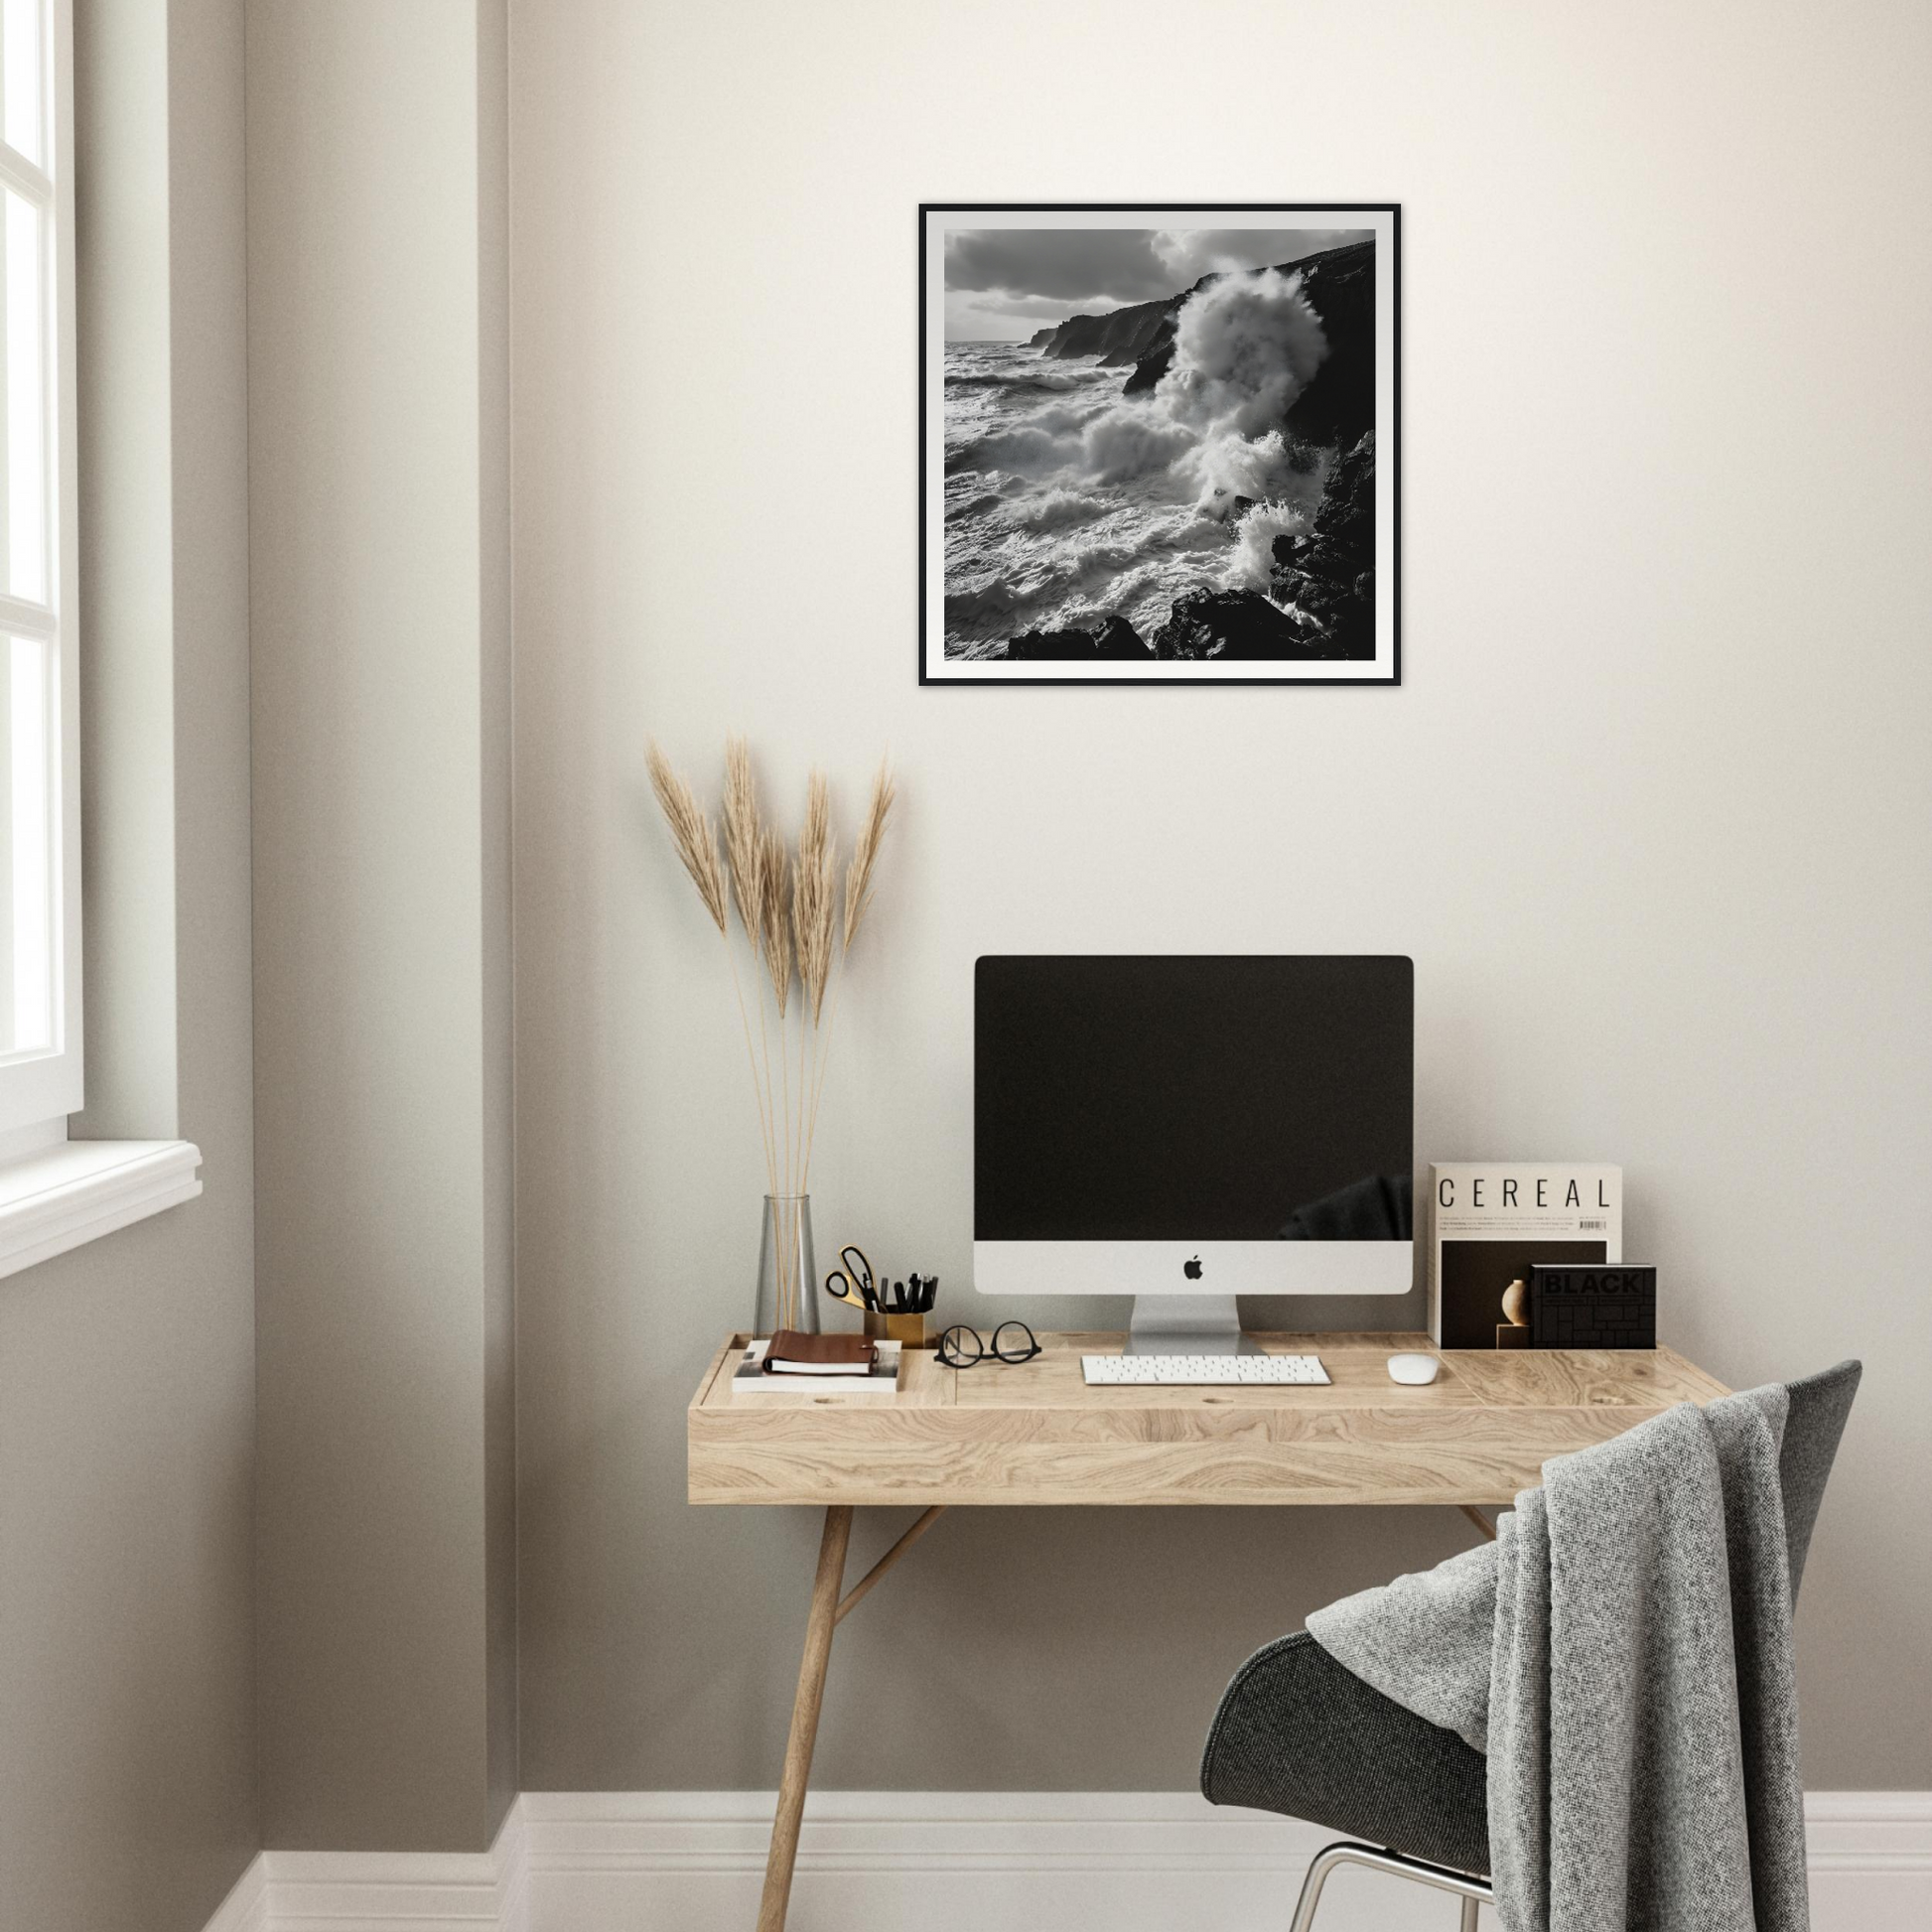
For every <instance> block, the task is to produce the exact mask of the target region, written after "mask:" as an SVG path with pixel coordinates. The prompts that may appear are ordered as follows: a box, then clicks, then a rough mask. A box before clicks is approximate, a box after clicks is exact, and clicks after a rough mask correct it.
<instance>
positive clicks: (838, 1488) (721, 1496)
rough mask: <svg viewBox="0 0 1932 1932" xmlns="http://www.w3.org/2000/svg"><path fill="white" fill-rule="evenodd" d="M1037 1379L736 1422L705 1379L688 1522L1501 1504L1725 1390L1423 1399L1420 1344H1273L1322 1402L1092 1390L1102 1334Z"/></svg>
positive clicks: (934, 1366)
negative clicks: (902, 1507)
mask: <svg viewBox="0 0 1932 1932" xmlns="http://www.w3.org/2000/svg"><path fill="white" fill-rule="evenodd" d="M1039 1339H1040V1342H1041V1344H1042V1347H1043V1351H1044V1352H1043V1353H1041V1354H1040V1355H1039V1356H1038V1357H1037V1358H1036V1359H1035V1360H1034V1361H1031V1362H1024V1363H1019V1364H1015V1365H1010V1366H1009V1365H1003V1364H993V1363H984V1364H982V1365H980V1366H978V1367H976V1368H970V1369H949V1368H944V1367H942V1366H941V1365H940V1363H939V1362H938V1360H937V1358H936V1357H935V1356H933V1355H932V1354H931V1353H930V1352H925V1351H922V1352H918V1353H916V1354H915V1353H913V1352H912V1351H908V1356H907V1364H906V1368H905V1371H904V1373H903V1375H902V1377H901V1386H900V1391H899V1393H898V1395H897V1397H893V1398H890V1399H887V1398H881V1397H878V1396H827V1395H816V1396H815V1395H812V1394H810V1393H801V1394H800V1395H798V1396H796V1397H770V1396H761V1397H759V1398H757V1399H752V1398H746V1399H740V1400H735V1399H734V1398H733V1396H732V1393H731V1389H730V1366H731V1365H732V1364H734V1363H735V1362H736V1361H737V1359H738V1354H739V1351H740V1350H742V1349H743V1347H744V1345H745V1337H744V1336H743V1335H734V1336H732V1337H731V1338H730V1339H728V1340H727V1341H726V1342H725V1344H724V1345H723V1346H722V1347H721V1348H720V1349H719V1351H718V1353H717V1354H716V1355H715V1356H714V1357H713V1358H712V1361H711V1364H710V1366H709V1367H708V1368H707V1369H706V1371H705V1374H704V1377H703V1379H702V1381H701V1382H700V1383H699V1385H698V1392H697V1394H696V1396H695V1397H694V1398H693V1399H692V1402H691V1407H690V1411H689V1416H688V1425H689V1426H688V1453H689V1495H690V1500H691V1501H692V1502H694V1503H817V1504H821V1505H823V1504H831V1503H849V1504H864V1505H898V1504H914V1505H920V1506H925V1505H930V1504H934V1503H945V1504H960V1505H979V1506H1018V1507H1027V1506H1038V1505H1048V1504H1067V1503H1084V1504H1103V1505H1106V1504H1111V1505H1120V1506H1140V1505H1146V1504H1182V1503H1184V1504H1194V1505H1198V1504H1214V1503H1236V1504H1248V1505H1252V1504H1256V1503H1451V1504H1453V1503H1475V1504H1488V1505H1496V1504H1503V1503H1508V1502H1511V1501H1513V1500H1514V1499H1515V1497H1516V1495H1517V1493H1518V1492H1519V1491H1520V1490H1523V1489H1528V1488H1534V1487H1535V1486H1536V1485H1537V1484H1538V1483H1539V1482H1540V1481H1541V1480H1542V1465H1543V1463H1544V1461H1545V1460H1546V1459H1547V1458H1548V1457H1550V1456H1552V1455H1562V1454H1565V1453H1566V1452H1568V1451H1570V1450H1572V1449H1586V1448H1587V1447H1588V1446H1589V1445H1590V1444H1592V1443H1600V1442H1603V1441H1605V1440H1606V1439H1608V1438H1609V1437H1612V1436H1616V1435H1620V1434H1621V1433H1622V1432H1623V1431H1624V1430H1626V1429H1629V1428H1631V1427H1632V1426H1633V1425H1635V1424H1637V1423H1640V1422H1644V1421H1647V1420H1648V1419H1649V1418H1650V1417H1652V1416H1655V1415H1659V1414H1661V1413H1662V1412H1663V1411H1664V1410H1665V1409H1668V1408H1670V1407H1671V1406H1672V1405H1673V1404H1675V1403H1679V1402H1700V1403H1701V1402H1708V1401H1710V1400H1711V1398H1712V1397H1713V1396H1718V1395H1723V1394H1725V1388H1724V1385H1723V1384H1722V1383H1720V1382H1718V1381H1716V1380H1715V1379H1714V1378H1713V1377H1711V1376H1709V1375H1707V1374H1705V1373H1704V1371H1703V1370H1702V1369H1700V1368H1697V1367H1696V1366H1694V1365H1693V1364H1692V1363H1690V1362H1687V1361H1686V1360H1685V1359H1684V1358H1683V1357H1682V1356H1681V1355H1678V1354H1675V1353H1674V1352H1672V1351H1671V1350H1670V1349H1668V1348H1660V1349H1656V1350H1649V1349H1644V1350H1635V1349H1632V1350H1627V1351H1607V1350H1577V1351H1570V1350H1557V1349H1511V1350H1503V1351H1496V1352H1490V1351H1487V1350H1482V1351H1475V1350H1469V1351H1449V1352H1445V1353H1444V1354H1443V1357H1442V1360H1443V1369H1442V1373H1441V1374H1440V1375H1439V1376H1438V1378H1437V1379H1436V1380H1435V1381H1434V1382H1432V1383H1430V1384H1428V1385H1427V1386H1426V1387H1423V1388H1411V1387H1405V1386H1402V1385H1399V1384H1397V1383H1394V1382H1391V1381H1390V1380H1389V1376H1388V1371H1387V1368H1386V1363H1387V1360H1388V1357H1389V1356H1390V1355H1391V1354H1393V1353H1397V1352H1399V1351H1416V1352H1423V1353H1429V1352H1434V1351H1432V1350H1431V1349H1430V1344H1429V1341H1428V1338H1427V1337H1426V1336H1423V1335H1419V1334H1400V1333H1396V1334H1321V1335H1306V1334H1304V1335H1297V1334H1268V1335H1258V1336H1256V1337H1255V1339H1256V1340H1257V1341H1258V1342H1259V1343H1260V1344H1261V1346H1262V1347H1263V1348H1265V1349H1267V1350H1269V1351H1270V1352H1271V1353H1288V1354H1295V1353H1304V1354H1312V1355H1318V1356H1319V1357H1320V1358H1321V1362H1322V1365H1323V1366H1324V1367H1325V1368H1326V1369H1327V1371H1328V1374H1329V1376H1330V1377H1331V1378H1332V1379H1331V1384H1330V1386H1328V1387H1318V1386H1317V1387H1310V1386H1294V1387H1276V1388H1253V1387H1251V1388H1221V1389H1212V1388H1205V1389H1204V1388H1122V1387H1108V1388H1089V1387H1088V1386H1087V1385H1086V1383H1085V1382H1084V1381H1083V1380H1082V1379H1081V1373H1080V1356H1081V1354H1082V1353H1086V1352H1093V1353H1106V1352H1115V1351H1118V1349H1119V1348H1120V1345H1121V1337H1120V1336H1119V1335H1118V1334H1106V1333H1095V1334H1042V1335H1041V1336H1040V1337H1039Z"/></svg>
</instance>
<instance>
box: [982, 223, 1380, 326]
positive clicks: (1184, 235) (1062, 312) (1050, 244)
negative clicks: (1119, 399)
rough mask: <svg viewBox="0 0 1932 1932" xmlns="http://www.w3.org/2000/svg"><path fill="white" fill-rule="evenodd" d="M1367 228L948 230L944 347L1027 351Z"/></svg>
mask: <svg viewBox="0 0 1932 1932" xmlns="http://www.w3.org/2000/svg"><path fill="white" fill-rule="evenodd" d="M1371 232H1372V230H1370V229H1367V228H949V229H947V231H946V340H947V341H948V342H1009V343H1010V342H1025V341H1026V340H1027V339H1028V337H1030V336H1031V335H1033V334H1034V332H1035V330H1038V329H1044V328H1045V327H1046V326H1047V325H1048V324H1049V323H1059V322H1064V321H1065V320H1066V318H1067V317H1068V316H1079V315H1088V316H1092V315H1103V314H1105V313H1106V311H1107V310H1109V309H1121V308H1127V307H1129V306H1131V305H1132V304H1133V303H1136V302H1153V301H1157V300H1159V299H1160V298H1161V297H1163V296H1169V295H1173V294H1174V293H1175V292H1176V291H1177V290H1179V289H1184V288H1187V287H1189V286H1191V285H1192V284H1193V283H1195V282H1197V281H1199V280H1200V278H1201V277H1202V276H1203V275H1206V274H1208V273H1210V272H1212V271H1220V272H1225V271H1227V270H1229V269H1237V268H1270V267H1273V266H1275V265H1276V264H1278V263H1281V262H1291V261H1295V260H1297V259H1298V258H1299V257H1301V256H1303V255H1312V254H1314V253H1315V252H1316V251H1317V250H1319V249H1322V248H1338V247H1340V246H1341V245H1342V244H1343V243H1344V242H1350V241H1366V240H1367V239H1368V238H1369V236H1370V234H1371Z"/></svg>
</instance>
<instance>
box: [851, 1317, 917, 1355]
mask: <svg viewBox="0 0 1932 1932" xmlns="http://www.w3.org/2000/svg"><path fill="white" fill-rule="evenodd" d="M866 1333H867V1334H869V1335H870V1336H871V1337H872V1338H873V1340H874V1341H897V1342H902V1343H903V1344H904V1345H905V1346H906V1347H907V1348H923V1347H924V1346H925V1316H924V1315H923V1314H868V1315H867V1316H866Z"/></svg>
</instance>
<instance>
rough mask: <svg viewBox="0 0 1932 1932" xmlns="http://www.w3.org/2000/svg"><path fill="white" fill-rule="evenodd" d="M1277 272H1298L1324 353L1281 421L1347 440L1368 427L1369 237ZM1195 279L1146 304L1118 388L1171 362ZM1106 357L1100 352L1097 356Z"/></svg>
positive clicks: (1299, 430)
mask: <svg viewBox="0 0 1932 1932" xmlns="http://www.w3.org/2000/svg"><path fill="white" fill-rule="evenodd" d="M1278 272H1279V273H1281V274H1284V275H1288V274H1298V273H1299V274H1300V276H1301V277H1302V293H1303V294H1304V295H1305V296H1307V297H1308V300H1309V306H1310V308H1311V309H1312V310H1313V311H1314V312H1315V314H1316V315H1318V316H1319V317H1320V318H1321V326H1322V329H1323V330H1324V331H1325V332H1326V334H1327V338H1328V354H1327V357H1326V359H1325V360H1324V361H1323V362H1322V364H1321V366H1320V368H1318V369H1317V370H1316V371H1315V372H1314V380H1313V381H1312V382H1311V383H1310V384H1309V386H1308V387H1307V388H1306V389H1305V390H1303V392H1302V394H1301V396H1300V397H1299V398H1298V399H1297V401H1296V403H1295V406H1294V408H1292V409H1291V410H1290V411H1289V412H1288V422H1287V424H1286V427H1287V428H1288V429H1289V430H1290V431H1291V432H1292V433H1293V434H1295V435H1297V436H1300V437H1301V438H1303V439H1304V441H1306V442H1309V443H1313V444H1317V445H1320V446H1321V447H1324V448H1329V447H1333V446H1334V445H1337V444H1344V443H1352V442H1354V441H1355V439H1356V438H1357V437H1360V436H1365V435H1367V434H1368V432H1369V431H1371V430H1372V429H1373V428H1374V427H1375V244H1374V242H1372V241H1356V242H1351V243H1349V245H1348V246H1347V247H1345V248H1324V249H1323V250H1322V251H1321V253H1320V254H1318V255H1308V256H1305V257H1304V258H1303V259H1302V260H1301V261H1299V262H1283V263H1282V264H1281V266H1280V269H1279V271H1278ZM1212 279H1213V278H1212V277H1211V276H1210V277H1206V278H1204V280H1212ZM1202 286H1203V282H1196V283H1195V284H1194V288H1192V289H1183V290H1182V291H1181V292H1180V294H1178V295H1171V296H1170V297H1169V298H1168V299H1167V301H1166V302H1164V303H1151V304H1148V305H1147V306H1148V307H1150V308H1155V309H1158V310H1159V311H1160V312H1161V314H1160V320H1159V321H1158V322H1157V323H1156V325H1155V327H1154V329H1153V331H1152V333H1151V334H1149V336H1148V339H1147V345H1146V347H1145V348H1143V349H1142V351H1141V353H1140V354H1139V356H1138V357H1137V358H1136V359H1135V362H1134V371H1133V373H1132V374H1131V375H1130V376H1129V377H1128V378H1127V381H1126V382H1125V384H1123V385H1122V393H1123V394H1125V395H1130V396H1137V395H1143V394H1145V393H1146V392H1147V391H1148V390H1150V389H1152V388H1153V387H1154V385H1155V384H1156V383H1157V382H1159V381H1160V380H1161V378H1162V377H1163V376H1164V375H1166V374H1167V372H1168V369H1169V366H1170V365H1171V364H1172V363H1173V339H1174V318H1175V317H1176V316H1177V315H1179V313H1180V305H1181V304H1182V303H1183V302H1185V301H1186V300H1187V298H1188V296H1190V295H1192V294H1193V293H1194V289H1198V288H1200V287H1202ZM1118 313H1119V314H1120V315H1123V316H1128V315H1138V314H1140V313H1141V312H1140V311H1139V310H1136V309H1122V310H1120V311H1118ZM1095 320H1099V321H1108V320H1111V318H1109V317H1099V318H1095V317H1089V316H1075V317H1074V318H1073V319H1072V321H1070V322H1064V323H1062V324H1061V325H1060V328H1061V330H1062V331H1065V330H1068V329H1071V328H1072V327H1073V323H1075V322H1090V321H1095ZM1057 340H1058V338H1057V337H1056V338H1055V342H1057ZM1045 352H1046V353H1047V354H1048V355H1057V354H1065V353H1078V352H1079V351H1078V350H1062V349H1059V348H1057V347H1052V346H1049V347H1048V348H1047V349H1046V351H1045ZM1109 359H1111V358H1108V357H1103V358H1102V361H1103V363H1105V362H1106V361H1107V360H1109Z"/></svg>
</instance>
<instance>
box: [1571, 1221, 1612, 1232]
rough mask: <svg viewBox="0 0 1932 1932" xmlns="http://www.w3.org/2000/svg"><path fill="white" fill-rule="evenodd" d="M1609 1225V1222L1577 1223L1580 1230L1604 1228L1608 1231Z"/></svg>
mask: <svg viewBox="0 0 1932 1932" xmlns="http://www.w3.org/2000/svg"><path fill="white" fill-rule="evenodd" d="M1609 1225H1610V1224H1609V1222H1608V1221H1579V1222H1578V1223H1577V1226H1578V1228H1579V1229H1580V1230H1581V1229H1584V1228H1602V1229H1604V1230H1606V1231H1607V1230H1608V1228H1609Z"/></svg>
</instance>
